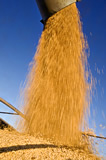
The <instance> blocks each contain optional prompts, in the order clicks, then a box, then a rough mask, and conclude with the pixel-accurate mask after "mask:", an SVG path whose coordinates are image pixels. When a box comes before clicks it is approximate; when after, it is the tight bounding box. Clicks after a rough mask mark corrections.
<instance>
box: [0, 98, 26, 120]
mask: <svg viewBox="0 0 106 160" xmlns="http://www.w3.org/2000/svg"><path fill="white" fill-rule="evenodd" d="M0 102H1V103H3V104H5V105H6V106H7V107H9V108H11V109H12V110H13V111H15V112H16V113H9V112H0V113H1V114H11V115H20V116H21V117H22V118H24V119H27V118H26V116H25V115H24V114H23V113H22V112H20V111H19V110H18V109H16V108H15V107H14V106H13V105H11V104H10V103H8V102H7V101H5V100H4V99H3V98H0Z"/></svg>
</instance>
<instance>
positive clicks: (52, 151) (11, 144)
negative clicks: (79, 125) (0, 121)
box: [0, 129, 99, 160]
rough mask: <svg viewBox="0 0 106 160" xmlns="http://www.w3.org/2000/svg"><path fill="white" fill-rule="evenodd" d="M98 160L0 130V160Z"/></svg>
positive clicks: (45, 142)
mask: <svg viewBox="0 0 106 160" xmlns="http://www.w3.org/2000/svg"><path fill="white" fill-rule="evenodd" d="M85 159H87V160H99V159H98V158H97V157H96V156H94V155H93V154H91V153H89V152H85V151H83V150H82V149H80V150H79V149H78V148H74V147H73V148H69V149H67V148H65V147H58V146H56V145H53V144H51V143H50V142H48V141H45V140H43V139H42V138H35V137H33V136H30V135H28V134H27V135H26V134H20V133H18V132H16V131H8V130H7V129H5V130H0V160H85Z"/></svg>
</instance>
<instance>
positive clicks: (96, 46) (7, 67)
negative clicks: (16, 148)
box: [0, 0, 106, 136]
mask: <svg viewBox="0 0 106 160" xmlns="http://www.w3.org/2000/svg"><path fill="white" fill-rule="evenodd" d="M77 6H78V9H79V11H80V14H81V20H82V22H83V31H84V34H85V35H86V37H87V40H88V44H89V48H90V57H89V64H90V67H91V71H92V74H93V76H94V77H96V79H97V85H96V91H95V95H94V97H93V100H92V104H91V118H90V127H92V128H94V122H93V120H95V122H96V126H97V127H96V129H95V131H96V134H100V133H102V134H103V135H104V136H106V128H105V127H106V117H105V115H106V107H105V105H106V1H105V0H96V1H92V0H86V1H85V0H82V2H80V3H77ZM66 18H67V17H66ZM40 20H41V16H40V13H39V10H38V8H37V5H36V3H35V0H17V1H16V0H9V1H8V0H0V97H2V98H4V99H6V100H7V101H8V102H10V103H11V104H13V105H15V106H16V107H18V106H19V93H20V88H21V86H22V84H23V83H24V81H25V78H26V75H27V73H28V65H29V63H30V62H31V60H32V58H33V56H34V54H35V51H36V47H37V44H38V40H39V38H40V35H41V32H42V29H43V25H42V24H41V23H40ZM0 110H1V111H10V110H9V109H7V107H6V106H4V105H2V104H0ZM0 117H2V118H4V119H5V120H7V121H8V122H9V123H10V124H12V125H13V124H14V121H15V119H16V118H15V117H13V116H8V115H1V114H0ZM101 124H102V125H103V127H100V126H99V125H101ZM101 128H104V129H101Z"/></svg>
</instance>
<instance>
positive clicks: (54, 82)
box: [20, 4, 91, 145]
mask: <svg viewBox="0 0 106 160" xmlns="http://www.w3.org/2000/svg"><path fill="white" fill-rule="evenodd" d="M85 50H86V43H85V39H84V35H83V32H82V27H81V22H80V16H79V12H78V10H77V7H76V4H72V5H70V6H68V7H66V8H65V9H63V10H61V11H59V12H58V13H56V14H55V15H53V16H52V17H50V18H49V19H48V20H47V22H46V25H45V28H44V31H43V32H42V35H41V39H40V41H39V45H38V48H37V52H36V54H35V57H34V60H33V62H32V68H31V71H30V73H29V75H28V80H27V85H26V88H25V98H24V113H25V114H26V116H27V117H28V119H29V120H28V121H27V122H26V123H24V124H23V123H22V122H21V124H20V125H21V127H22V128H25V129H26V130H27V131H28V132H30V133H31V134H34V135H36V136H39V135H40V136H42V137H43V138H45V139H49V140H52V141H54V142H55V143H56V144H62V145H80V142H81V141H80V140H81V132H80V131H81V129H82V126H83V122H84V118H85V113H86V111H87V110H88V108H89V103H90V102H89V94H90V89H91V84H88V82H87V80H88V70H87V55H86V53H85ZM22 124H23V125H22Z"/></svg>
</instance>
